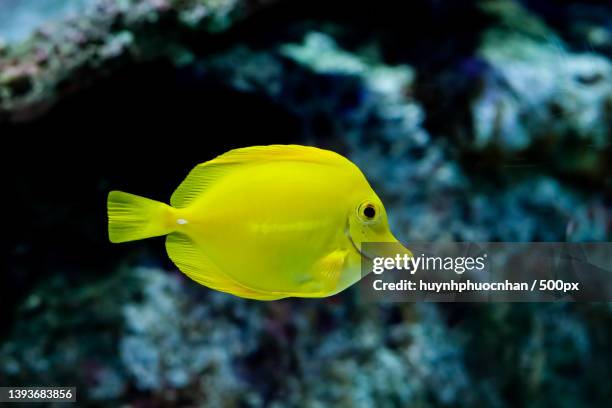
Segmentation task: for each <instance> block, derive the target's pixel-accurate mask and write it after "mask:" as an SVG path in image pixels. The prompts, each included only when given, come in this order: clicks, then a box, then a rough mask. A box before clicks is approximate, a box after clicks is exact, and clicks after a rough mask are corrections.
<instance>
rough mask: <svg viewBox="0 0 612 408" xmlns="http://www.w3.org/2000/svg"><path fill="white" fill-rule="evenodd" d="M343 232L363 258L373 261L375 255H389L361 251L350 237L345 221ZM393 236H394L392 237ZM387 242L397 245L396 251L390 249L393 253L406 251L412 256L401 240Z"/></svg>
mask: <svg viewBox="0 0 612 408" xmlns="http://www.w3.org/2000/svg"><path fill="white" fill-rule="evenodd" d="M345 234H346V236H347V238H348V240H349V241H350V242H351V245H353V248H354V249H355V251H356V252H357V253H358V254H359V255H361V256H362V257H363V258H365V259H368V260H370V261H373V260H374V258H375V257H377V256H390V255H389V254H385V253H381V254H374V255H369V254H367V253H366V252H364V251H362V250H361V249H359V246H358V245H357V244H356V243H355V241H353V237H351V234H350V230H349V225H348V223H347V226H346V230H345ZM394 238H395V237H394ZM386 243H388V244H395V245H397V246H398V247H399V248H400V249H399V250H398V251H392V252H393V253H394V254H399V253H406V254H408V256H410V257H412V256H413V255H412V251H410V250H409V249H408V248H406V247H405V246H404V245H403V244H402V243H401V242H399V241H398V240H397V239H395V240H394V241H388V242H386Z"/></svg>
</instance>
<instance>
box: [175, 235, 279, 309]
mask: <svg viewBox="0 0 612 408" xmlns="http://www.w3.org/2000/svg"><path fill="white" fill-rule="evenodd" d="M166 251H167V252H168V255H169V256H170V259H171V260H172V262H174V264H175V265H176V266H177V267H178V268H179V269H180V270H181V272H183V273H184V274H185V275H187V276H188V277H189V278H191V279H193V280H194V281H196V282H197V283H199V284H200V285H203V286H206V287H209V288H211V289H215V290H218V291H221V292H226V293H231V294H232V295H235V296H239V297H243V298H248V299H257V300H274V299H280V298H282V297H284V296H282V295H279V294H278V293H265V292H260V291H256V290H252V289H249V288H247V287H245V286H243V285H240V284H239V283H237V282H236V281H235V280H233V279H232V278H230V277H229V276H227V274H225V273H223V272H222V271H221V270H220V269H219V267H217V265H215V263H214V262H213V261H212V260H211V259H210V258H208V257H207V256H206V254H204V253H203V252H202V250H200V248H198V246H197V245H196V244H195V243H194V242H193V241H192V240H191V238H189V237H188V236H187V235H185V234H182V233H178V232H174V233H172V234H170V235H168V236H167V237H166Z"/></svg>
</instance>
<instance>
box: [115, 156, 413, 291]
mask: <svg viewBox="0 0 612 408" xmlns="http://www.w3.org/2000/svg"><path fill="white" fill-rule="evenodd" d="M170 203H171V204H172V206H169V205H166V204H163V203H161V202H157V201H153V200H149V199H147V198H143V197H139V196H136V195H133V194H128V193H124V192H121V191H111V192H110V194H109V195H108V220H109V225H108V230H109V237H110V241H111V242H126V241H133V240H138V239H144V238H149V237H154V236H160V235H167V237H166V250H167V252H168V255H169V256H170V259H172V261H173V262H174V263H175V264H176V266H177V267H178V268H179V269H180V270H181V271H182V272H183V273H185V274H186V275H187V276H189V277H190V278H192V279H193V280H195V281H196V282H198V283H200V284H202V285H204V286H208V287H210V288H213V289H216V290H219V291H223V292H228V293H231V294H234V295H236V296H240V297H244V298H250V299H259V300H273V299H280V298H285V297H292V296H293V297H325V296H330V295H333V294H336V293H338V292H340V291H342V290H344V289H346V288H347V287H349V286H351V285H352V284H353V283H355V282H357V281H358V280H359V279H360V278H361V270H360V269H361V267H360V263H361V257H362V256H368V257H372V256H371V254H362V253H360V250H361V244H362V243H363V242H394V243H397V240H396V239H395V237H394V236H393V234H392V233H391V232H390V231H389V225H388V222H387V214H386V213H385V208H384V207H383V204H382V202H381V201H380V199H379V198H378V196H377V195H376V193H375V192H374V191H373V190H372V188H371V187H370V185H369V184H368V181H367V180H366V178H365V176H364V175H363V173H362V172H361V171H360V170H359V168H358V167H357V166H356V165H355V164H353V163H352V162H350V161H349V160H348V159H346V158H344V157H343V156H341V155H339V154H337V153H334V152H332V151H329V150H322V149H318V148H315V147H307V146H299V145H288V146H284V145H272V146H255V147H247V148H241V149H236V150H232V151H229V152H227V153H225V154H222V155H220V156H218V157H217V158H215V159H213V160H210V161H208V162H206V163H202V164H200V165H198V166H196V167H195V168H194V169H193V170H192V171H191V172H190V173H189V175H188V176H187V178H186V179H185V180H184V181H183V183H182V184H181V185H180V186H179V187H178V188H177V189H176V191H175V192H174V194H172V198H171V199H170ZM398 247H399V248H401V249H402V250H403V251H404V252H403V253H405V254H409V256H411V254H410V251H408V250H407V249H405V248H403V247H402V246H401V245H398Z"/></svg>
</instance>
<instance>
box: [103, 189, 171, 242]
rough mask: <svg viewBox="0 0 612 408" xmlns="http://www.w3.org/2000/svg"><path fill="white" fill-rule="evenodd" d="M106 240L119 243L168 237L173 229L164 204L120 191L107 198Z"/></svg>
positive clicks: (169, 208) (110, 194)
mask: <svg viewBox="0 0 612 408" xmlns="http://www.w3.org/2000/svg"><path fill="white" fill-rule="evenodd" d="M107 205H108V237H109V239H110V242H113V243H119V242H127V241H136V240H139V239H145V238H151V237H157V236H160V235H167V234H169V233H171V232H173V231H174V230H175V229H176V223H175V222H172V221H173V219H174V218H175V217H174V215H175V214H174V213H175V210H174V208H172V207H170V206H169V205H167V204H164V203H162V202H159V201H155V200H150V199H148V198H144V197H140V196H137V195H134V194H129V193H124V192H123V191H111V192H110V193H109V194H108V201H107Z"/></svg>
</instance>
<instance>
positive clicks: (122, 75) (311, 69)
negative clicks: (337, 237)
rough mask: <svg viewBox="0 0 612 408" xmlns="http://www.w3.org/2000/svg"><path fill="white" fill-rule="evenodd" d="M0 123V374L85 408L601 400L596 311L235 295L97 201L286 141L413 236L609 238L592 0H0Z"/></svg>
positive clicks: (604, 379) (611, 101) (607, 378)
mask: <svg viewBox="0 0 612 408" xmlns="http://www.w3.org/2000/svg"><path fill="white" fill-rule="evenodd" d="M0 135H1V136H2V142H3V145H4V147H3V153H4V155H3V156H4V160H3V167H4V173H5V178H6V180H5V182H4V184H3V188H4V197H5V200H4V201H5V203H6V204H7V205H8V208H7V211H6V212H5V216H4V218H5V219H4V222H3V226H4V231H5V236H6V237H7V238H6V240H7V244H6V245H5V247H4V248H5V256H4V259H5V266H6V267H5V268H4V269H5V271H4V272H3V273H2V275H1V276H0V279H1V280H0V311H1V312H2V313H1V314H0V315H1V319H2V324H1V325H0V385H3V386H8V385H63V386H67V385H74V386H78V387H79V390H78V398H79V401H80V402H81V404H82V405H85V406H135V407H156V406H177V407H179V406H180V407H183V406H214V407H217V406H227V407H233V406H248V407H250V406H253V407H259V406H273V407H285V406H287V407H301V406H308V407H319V406H321V407H322V406H330V405H331V406H341V407H344V406H346V407H353V406H355V407H372V406H380V407H396V406H399V407H476V406H478V407H481V406H488V407H510V406H523V407H582V406H589V407H591V406H597V407H599V406H601V407H608V406H610V401H612V386H611V384H612V381H611V379H612V373H611V368H610V367H611V365H612V346H611V344H612V306H610V304H570V303H549V304H468V303H466V304H366V303H364V302H363V301H362V300H361V299H360V298H359V294H358V291H357V290H356V289H355V288H353V289H349V290H347V291H345V292H344V293H341V294H339V295H337V296H335V297H332V298H329V299H320V300H301V299H288V300H282V301H277V302H253V301H247V300H243V299H239V298H235V297H233V296H231V295H226V294H223V293H217V292H213V291H210V290H208V289H206V288H204V287H201V286H199V285H197V284H195V283H193V282H191V281H190V280H189V279H188V278H186V277H185V276H183V275H182V274H180V273H179V272H178V271H177V270H176V268H175V267H174V266H173V265H172V264H171V263H170V262H169V261H168V259H167V257H166V255H165V250H164V246H163V240H162V239H157V240H147V241H143V242H137V243H133V244H129V245H116V246H111V245H110V244H109V243H108V240H107V233H106V215H105V203H106V194H107V193H108V191H109V190H110V189H111V188H113V189H122V190H125V191H130V192H134V193H137V194H140V195H144V196H147V197H151V198H154V199H158V200H162V201H167V200H168V198H169V197H170V195H171V193H172V191H173V189H174V188H175V187H176V186H178V184H179V183H180V181H181V180H182V179H183V178H184V176H185V175H186V174H187V173H188V171H189V170H190V169H191V168H192V167H193V166H194V165H195V164H197V163H200V162H203V161H206V160H209V159H211V158H213V157H214V156H216V155H217V154H220V153H223V152H225V151H227V150H229V149H231V148H234V147H239V146H247V145H256V144H270V143H300V144H312V145H316V146H320V147H325V148H330V149H333V150H336V151H338V152H341V153H343V154H345V155H347V156H348V157H350V158H351V159H352V160H353V161H355V162H356V163H357V164H358V165H359V166H360V167H361V169H362V170H363V171H364V172H365V174H366V175H367V176H368V178H369V180H370V182H371V184H372V185H373V186H374V188H375V190H376V191H377V192H378V193H379V195H380V196H381V198H382V199H383V201H384V202H385V204H386V206H387V209H388V212H389V214H390V218H391V225H392V228H393V230H394V232H395V233H396V235H397V236H398V237H399V238H400V239H401V240H402V241H404V242H407V243H409V242H410V241H415V240H429V241H444V240H455V241H570V242H583V241H609V240H610V238H611V237H612V164H611V163H610V159H611V158H612V145H611V140H612V139H611V138H612V5H611V4H610V3H609V2H608V1H605V0H601V1H596V0H591V1H583V2H579V1H570V0H524V1H518V0H517V1H510V0H482V1H461V0H458V1H451V0H447V1H433V0H429V1H428V0H414V1H410V2H399V1H386V0H382V1H378V2H355V1H342V0H338V1H320V0H312V1H297V0H294V1H288V0H78V1H72V0H0ZM237 250H238V249H237ZM81 404H80V405H81Z"/></svg>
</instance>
